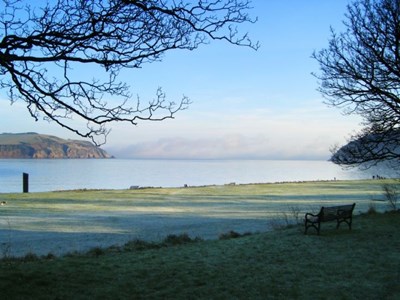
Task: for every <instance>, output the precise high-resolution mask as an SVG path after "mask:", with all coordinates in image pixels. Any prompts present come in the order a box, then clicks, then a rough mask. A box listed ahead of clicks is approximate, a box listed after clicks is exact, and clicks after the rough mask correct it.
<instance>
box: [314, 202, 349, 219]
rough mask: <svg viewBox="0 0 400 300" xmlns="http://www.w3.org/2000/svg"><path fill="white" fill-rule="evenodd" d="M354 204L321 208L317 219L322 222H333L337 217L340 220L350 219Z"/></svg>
mask: <svg viewBox="0 0 400 300" xmlns="http://www.w3.org/2000/svg"><path fill="white" fill-rule="evenodd" d="M354 206H355V203H353V204H349V205H339V206H330V207H324V206H323V207H321V211H320V212H319V217H320V218H321V220H323V221H333V220H336V218H337V217H338V216H340V217H342V218H348V217H351V215H352V213H353V209H354Z"/></svg>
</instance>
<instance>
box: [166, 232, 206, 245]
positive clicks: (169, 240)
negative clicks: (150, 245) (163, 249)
mask: <svg viewBox="0 0 400 300" xmlns="http://www.w3.org/2000/svg"><path fill="white" fill-rule="evenodd" d="M200 240H201V238H198V237H197V238H195V239H192V238H191V237H190V236H189V235H188V234H187V233H182V234H180V235H175V234H169V235H167V237H166V238H165V239H164V241H163V244H164V245H167V246H169V245H172V246H175V245H182V244H188V243H193V242H198V241H200Z"/></svg>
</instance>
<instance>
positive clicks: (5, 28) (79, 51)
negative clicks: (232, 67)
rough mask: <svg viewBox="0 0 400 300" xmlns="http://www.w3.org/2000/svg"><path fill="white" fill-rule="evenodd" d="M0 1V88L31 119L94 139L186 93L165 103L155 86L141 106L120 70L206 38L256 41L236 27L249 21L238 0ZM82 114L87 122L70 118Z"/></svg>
mask: <svg viewBox="0 0 400 300" xmlns="http://www.w3.org/2000/svg"><path fill="white" fill-rule="evenodd" d="M0 1H2V2H3V8H1V11H0V76H1V77H0V87H1V88H2V89H6V90H7V92H8V96H9V98H10V99H11V101H12V102H15V101H19V100H22V101H25V102H26V104H27V108H28V110H29V112H30V114H31V115H32V116H33V117H34V118H35V119H36V120H38V119H40V118H44V119H46V120H49V121H54V122H56V123H57V124H59V125H61V126H62V127H64V128H67V129H69V130H71V131H73V132H75V133H77V134H79V135H80V136H82V137H90V138H92V140H93V141H95V142H96V140H97V139H96V140H95V138H96V137H97V138H98V137H99V136H100V137H104V140H103V141H104V142H105V137H106V136H107V134H108V132H109V131H108V129H107V127H106V125H107V124H108V123H110V122H128V123H131V124H134V125H136V124H137V123H138V122H140V121H161V120H164V119H166V118H173V117H174V115H175V113H176V112H178V111H180V110H183V109H185V108H187V106H188V105H189V104H190V101H189V99H188V98H187V97H183V98H182V99H181V100H180V101H178V102H177V103H175V102H173V101H171V102H169V101H167V100H166V98H165V94H164V92H163V91H162V90H161V89H159V90H158V91H157V94H156V96H155V99H154V100H151V101H148V103H147V104H146V105H142V104H141V103H140V101H139V99H133V97H132V95H131V93H130V91H129V87H128V85H127V84H126V83H124V82H122V81H120V80H119V79H118V78H119V77H118V75H119V74H120V71H121V70H122V69H125V68H132V69H137V68H141V67H142V66H143V65H144V64H146V63H152V62H156V61H161V59H162V57H163V54H164V53H165V52H167V51H170V50H174V49H185V50H194V49H196V48H197V47H199V46H200V45H202V44H206V43H208V42H209V41H210V40H223V41H226V42H228V43H231V44H234V45H240V46H247V47H250V48H254V49H257V48H258V44H257V43H256V44H254V43H252V42H251V40H250V39H249V38H248V36H247V34H243V35H240V34H239V33H238V30H237V28H236V26H237V25H239V24H241V23H244V22H254V20H252V19H251V18H250V17H249V15H248V14H247V12H248V10H249V9H250V8H251V7H250V2H249V1H246V0H243V1H240V0H213V1H206V0H198V1H183V0H182V1H176V0H175V1H172V0H143V1H141V0H54V1H49V2H47V1H35V2H34V3H32V2H31V1H24V0H0ZM82 67H83V68H85V72H82ZM89 72H90V73H91V74H95V75H93V76H90V77H91V78H88V75H87V74H88V73H89ZM92 77H93V78H92ZM114 103H118V104H114ZM82 120H83V121H85V123H86V124H87V128H84V129H82V128H79V126H77V125H76V123H75V122H76V121H80V122H81V121H82Z"/></svg>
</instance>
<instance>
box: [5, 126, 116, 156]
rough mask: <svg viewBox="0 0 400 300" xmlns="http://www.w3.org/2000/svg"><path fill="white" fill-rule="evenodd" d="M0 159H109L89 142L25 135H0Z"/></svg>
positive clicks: (40, 135)
mask: <svg viewBox="0 0 400 300" xmlns="http://www.w3.org/2000/svg"><path fill="white" fill-rule="evenodd" d="M0 158H111V156H110V155H109V154H108V153H107V152H106V151H104V150H102V149H100V148H99V147H96V146H95V145H94V144H92V143H91V142H87V141H79V140H64V139H61V138H58V137H56V136H51V135H44V134H38V133H35V132H27V133H2V134H0Z"/></svg>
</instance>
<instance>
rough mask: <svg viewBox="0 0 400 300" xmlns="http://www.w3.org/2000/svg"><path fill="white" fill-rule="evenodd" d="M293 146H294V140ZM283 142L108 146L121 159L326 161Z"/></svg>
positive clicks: (235, 137) (236, 137)
mask: <svg viewBox="0 0 400 300" xmlns="http://www.w3.org/2000/svg"><path fill="white" fill-rule="evenodd" d="M294 143H296V142H295V141H294ZM290 144H291V143H290V142H288V141H286V143H285V144H281V143H280V142H277V141H273V140H272V139H270V138H268V137H267V136H265V135H256V136H244V135H241V134H229V135H225V136H221V137H219V138H201V139H190V138H182V137H175V138H165V139H159V140H156V141H150V142H142V143H136V144H133V145H130V146H127V147H110V148H109V149H107V150H108V151H109V152H110V153H111V154H113V155H115V156H116V157H121V158H123V157H124V158H145V159H147V158H161V159H326V158H327V152H328V151H327V150H328V149H321V148H319V147H304V146H300V145H295V144H292V145H290Z"/></svg>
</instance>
